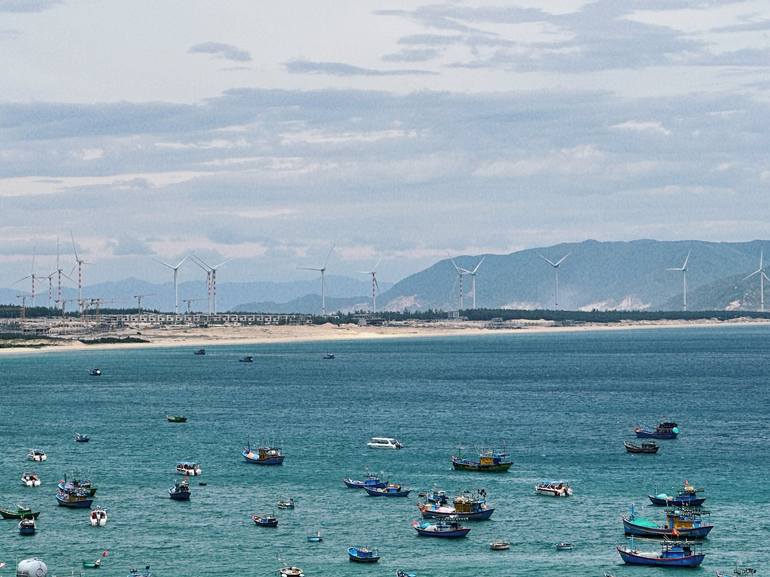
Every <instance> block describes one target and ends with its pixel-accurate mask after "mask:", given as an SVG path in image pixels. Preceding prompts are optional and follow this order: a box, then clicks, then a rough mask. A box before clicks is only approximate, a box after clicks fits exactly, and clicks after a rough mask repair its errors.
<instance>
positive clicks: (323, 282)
mask: <svg viewBox="0 0 770 577" xmlns="http://www.w3.org/2000/svg"><path fill="white" fill-rule="evenodd" d="M332 252H334V245H332V247H331V248H330V249H329V254H327V255H326V260H325V261H324V265H323V266H322V267H321V268H312V267H307V266H298V267H297V268H298V269H299V270H314V271H316V272H320V273H321V316H322V317H325V316H326V276H325V275H326V265H327V264H329V257H331V255H332Z"/></svg>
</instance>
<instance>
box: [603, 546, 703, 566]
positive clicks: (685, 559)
mask: <svg viewBox="0 0 770 577" xmlns="http://www.w3.org/2000/svg"><path fill="white" fill-rule="evenodd" d="M617 551H618V553H619V554H620V558H621V559H623V562H624V563H626V564H628V565H650V566H653V567H697V566H698V565H700V564H701V563H703V559H704V558H705V556H706V555H705V554H704V553H699V552H696V551H694V550H693V547H692V545H690V544H689V543H687V542H679V541H673V542H672V541H664V542H663V543H662V544H661V549H660V552H656V551H639V550H638V549H636V548H635V547H634V545H633V540H632V542H631V545H626V546H625V547H621V546H618V547H617Z"/></svg>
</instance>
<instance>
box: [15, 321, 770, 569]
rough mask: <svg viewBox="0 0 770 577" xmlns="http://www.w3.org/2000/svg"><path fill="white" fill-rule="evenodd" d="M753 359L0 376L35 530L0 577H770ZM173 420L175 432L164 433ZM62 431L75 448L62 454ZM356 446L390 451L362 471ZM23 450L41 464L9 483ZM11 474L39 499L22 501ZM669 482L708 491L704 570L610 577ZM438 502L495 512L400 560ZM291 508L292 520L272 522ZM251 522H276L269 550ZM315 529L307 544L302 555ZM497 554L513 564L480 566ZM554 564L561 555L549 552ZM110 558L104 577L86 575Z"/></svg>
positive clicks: (125, 357) (268, 366) (347, 351)
mask: <svg viewBox="0 0 770 577" xmlns="http://www.w3.org/2000/svg"><path fill="white" fill-rule="evenodd" d="M769 344H770V328H768V327H761V326H744V327H720V328H687V329H651V330H615V331H595V332H591V331H583V332H573V333H551V334H525V333H523V332H522V333H521V334H501V335H490V336H473V337H451V338H409V339H401V340H377V341H372V340H368V341H364V340H362V341H343V342H325V343H318V342H312V343H310V342H305V343H292V344H262V345H239V346H211V347H207V348H206V355H205V356H196V355H193V350H194V349H193V348H192V347H189V348H186V347H178V348H168V349H144V350H142V349H134V350H93V351H88V350H87V351H83V352H72V351H69V352H44V353H40V354H28V355H18V356H2V357H0V506H4V507H13V506H15V505H16V504H17V503H25V504H28V505H29V506H31V507H33V508H34V509H35V510H40V511H41V514H40V517H39V519H38V531H37V534H36V535H34V536H28V537H23V536H20V535H19V534H18V531H17V528H16V522H14V521H0V561H3V562H5V563H7V565H8V566H7V567H6V568H5V569H3V570H0V576H2V575H11V574H13V571H14V567H15V563H16V562H17V561H18V560H21V559H24V558H29V557H33V556H36V557H39V558H41V559H43V560H44V561H45V562H46V563H47V565H48V567H49V576H53V575H57V576H58V577H64V576H68V575H80V574H81V571H82V572H83V574H86V575H88V574H93V575H101V576H103V577H106V576H114V577H124V576H126V575H127V574H128V572H129V569H130V568H132V567H138V568H144V567H145V566H146V565H149V566H150V567H151V570H152V574H153V576H155V577H204V576H218V577H219V576H222V575H234V576H253V577H257V576H268V575H273V576H275V575H277V574H278V569H279V568H280V567H282V566H286V565H296V566H299V567H301V568H302V569H303V570H304V573H305V575H306V576H308V577H313V576H318V577H321V576H326V577H346V576H350V577H352V576H354V575H355V576H358V575H370V576H375V575H377V576H379V575H382V576H388V575H389V576H394V575H395V574H396V571H397V570H399V569H403V570H405V571H408V572H413V573H415V574H416V575H418V576H419V577H429V576H432V577H493V576H494V577H505V576H510V577H513V576H517V577H519V576H523V575H527V576H528V577H535V576H542V577H553V576H556V575H563V576H567V575H569V576H570V577H582V576H585V577H589V576H590V577H602V576H603V575H604V573H611V574H613V575H615V576H616V577H655V576H658V575H661V576H662V575H666V576H667V577H676V576H677V575H685V574H686V575H713V571H714V570H716V569H721V570H728V571H730V570H732V568H734V567H735V565H736V564H743V565H746V564H747V565H750V566H753V567H755V568H757V569H759V575H762V574H764V575H767V574H768V572H770V547H769V546H768V536H770V478H769V475H768V471H769V470H770V469H769V468H768V467H769V465H768V464H769V463H770V444H769V443H768V440H770V424H769V422H768V417H770V392H769V391H770V389H769V388H768V384H769V383H768V379H769V378H770V354H769V353H770V347H769V346H768V345H769ZM327 352H332V353H334V354H335V355H336V358H335V359H334V360H324V359H323V358H322V357H323V355H324V354H325V353H327ZM244 355H253V356H254V362H253V363H241V362H238V360H239V358H240V357H242V356H244ZM92 367H99V368H101V370H102V376H101V377H92V376H89V369H90V368H92ZM177 414H181V415H185V416H187V417H188V419H189V420H188V422H187V423H184V424H174V423H169V422H167V420H166V415H177ZM663 419H668V420H674V421H676V422H677V423H678V424H679V428H680V430H681V434H680V436H679V438H678V439H676V440H673V441H659V443H660V444H661V445H662V448H661V449H660V451H659V453H658V454H657V455H631V454H628V453H626V451H625V450H624V447H623V441H624V440H632V439H633V436H634V435H633V429H634V427H635V426H636V425H638V424H640V423H646V424H653V425H654V424H655V423H657V422H658V421H660V420H663ZM76 432H80V433H84V434H88V435H90V437H91V441H90V442H89V443H84V444H79V443H75V442H74V435H75V433H76ZM372 436H391V437H396V438H398V439H399V440H400V441H401V442H402V443H403V444H404V445H405V448H404V449H402V450H399V451H394V450H376V449H375V450H373V449H368V448H367V446H366V442H367V440H368V439H369V438H370V437H372ZM247 443H250V444H251V445H252V446H254V445H258V444H271V445H273V446H276V445H277V446H280V447H281V448H282V449H283V451H284V453H285V455H286V460H285V462H284V464H283V466H274V467H262V466H255V465H251V464H247V463H244V462H243V459H242V457H241V450H242V449H243V447H244V446H245V445H246V444H247ZM32 447H40V448H42V449H43V450H45V451H46V453H47V454H48V461H47V462H45V463H32V462H30V461H27V460H26V454H27V451H28V450H29V449H30V448H32ZM459 447H461V448H462V450H463V453H464V454H466V455H469V454H472V453H473V451H474V450H477V449H478V448H481V447H505V448H506V449H507V450H508V451H509V452H510V454H511V456H512V458H513V466H512V468H511V470H510V471H509V472H508V473H503V474H489V473H486V474H485V473H473V472H459V471H453V470H452V467H451V463H450V457H451V456H452V455H453V454H454V453H455V452H456V451H457V450H458V448H459ZM185 460H189V461H195V462H198V463H200V465H201V467H202V469H203V474H202V476H200V477H194V478H192V479H191V491H192V498H191V500H190V501H189V502H176V501H172V500H171V499H169V496H168V489H169V487H170V486H171V485H172V484H173V482H174V480H175V479H178V478H179V477H178V476H177V475H176V474H175V466H176V464H177V463H178V462H180V461H185ZM26 470H35V471H37V472H38V473H39V474H40V475H41V477H42V486H40V487H37V488H27V487H23V486H22V485H21V483H20V476H21V474H22V472H24V471H26ZM367 471H370V472H373V473H377V474H381V475H382V476H383V477H384V478H386V479H389V480H391V481H394V482H398V483H401V484H403V485H405V486H407V487H409V488H411V489H412V491H413V492H412V494H411V495H410V496H409V497H408V498H405V499H388V498H373V497H369V496H367V495H366V493H365V492H363V491H359V490H354V489H348V488H346V487H345V486H344V485H343V483H342V479H343V477H353V478H362V477H363V476H364V474H365V473H366V472H367ZM75 472H76V473H77V474H79V475H80V476H81V477H87V478H90V479H91V480H92V481H93V482H94V484H95V485H97V487H98V491H97V494H96V499H95V503H94V505H99V506H102V507H105V508H106V509H107V511H108V514H109V521H108V524H107V526H106V527H104V528H94V527H91V526H90V524H89V521H88V512H87V511H84V510H76V509H66V508H61V507H58V506H57V503H56V499H55V493H56V483H57V481H58V480H59V479H62V478H64V475H65V474H66V475H72V474H73V473H75ZM546 479H547V480H557V479H559V480H566V481H568V482H569V483H570V484H571V486H572V487H573V489H574V496H573V497H571V498H567V499H554V498H549V497H544V496H538V495H536V494H535V491H534V487H535V484H536V483H538V482H539V481H542V480H546ZM685 480H686V481H688V482H689V483H690V484H692V485H694V486H696V487H698V488H702V489H703V495H705V496H706V498H707V499H706V503H705V507H706V509H707V510H708V511H710V513H711V521H712V522H713V524H714V525H715V526H716V527H715V529H714V530H713V531H712V533H711V536H710V538H709V539H708V540H707V541H706V542H705V543H704V545H703V550H704V552H705V553H706V559H705V561H704V563H703V565H702V567H701V568H700V569H695V570H686V569H682V570H679V569H655V568H637V567H630V566H624V565H622V563H621V562H620V558H619V556H618V554H617V552H616V550H615V547H616V545H619V544H624V543H626V540H625V538H624V536H623V529H622V523H621V515H623V514H624V513H626V512H627V511H628V508H629V506H631V505H634V506H635V507H636V509H637V512H639V513H640V514H643V515H645V516H649V517H652V518H655V519H659V520H662V516H663V514H662V511H661V510H660V509H657V508H654V507H652V506H651V505H650V503H649V500H648V498H647V495H648V494H657V493H661V492H667V493H669V494H671V493H672V492H674V491H676V490H677V488H678V487H681V486H682V484H683V483H684V482H685ZM201 482H202V483H205V485H200V484H199V483H201ZM434 487H438V488H441V489H443V490H445V491H447V492H448V493H449V494H457V493H460V492H462V491H465V490H476V489H481V488H483V489H485V490H486V492H487V495H488V500H489V502H490V503H491V505H492V506H494V507H495V513H494V515H493V516H492V519H491V520H489V521H483V522H473V523H469V526H470V527H471V528H472V529H471V531H470V533H469V534H468V536H467V537H466V538H464V539H459V540H443V539H431V538H424V537H418V536H417V535H416V533H415V531H414V529H413V528H412V527H411V522H412V520H414V519H417V518H418V517H419V513H418V511H417V508H416V503H417V501H418V493H419V492H422V491H430V490H431V489H432V488H434ZM288 497H293V498H294V499H295V501H296V508H295V509H294V510H279V509H277V508H276V503H277V502H278V500H279V499H282V498H288ZM252 514H275V515H276V516H277V517H278V519H279V524H278V527H277V528H274V529H270V528H263V527H258V526H256V525H255V524H254V522H253V521H252V520H251V518H250V516H251V515H252ZM315 530H320V531H321V533H322V535H323V542H321V543H309V542H307V539H306V537H307V534H308V533H309V532H313V531H315ZM496 539H503V540H506V541H510V543H511V548H510V549H509V550H508V551H502V552H496V551H491V550H490V549H489V543H490V542H491V541H493V540H496ZM562 541H568V542H571V543H573V544H574V550H572V551H557V550H556V549H555V545H556V543H559V542H562ZM352 545H362V546H371V547H374V548H376V549H378V550H379V553H380V555H381V560H380V562H379V563H378V564H376V565H371V566H366V565H359V564H355V563H351V562H350V561H349V560H348V557H347V553H346V549H347V548H348V547H350V546H352ZM636 546H637V547H638V548H639V549H650V550H654V549H659V544H658V543H657V542H656V541H647V540H641V539H637V540H636ZM105 551H108V552H109V553H108V554H107V556H106V557H104V560H103V563H102V567H101V568H100V569H98V570H93V569H81V567H82V565H81V564H82V561H83V560H86V561H93V560H95V559H97V558H100V556H101V555H102V554H103V552H105Z"/></svg>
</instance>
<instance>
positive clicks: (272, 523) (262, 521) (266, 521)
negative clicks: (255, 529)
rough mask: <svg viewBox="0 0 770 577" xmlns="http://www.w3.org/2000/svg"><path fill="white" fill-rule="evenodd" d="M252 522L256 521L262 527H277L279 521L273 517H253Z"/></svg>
mask: <svg viewBox="0 0 770 577" xmlns="http://www.w3.org/2000/svg"><path fill="white" fill-rule="evenodd" d="M251 520H252V521H254V522H255V523H256V524H257V525H259V526H260V527H277V526H278V519H277V518H276V517H273V516H272V515H265V516H261V515H252V516H251Z"/></svg>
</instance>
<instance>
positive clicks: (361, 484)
mask: <svg viewBox="0 0 770 577" xmlns="http://www.w3.org/2000/svg"><path fill="white" fill-rule="evenodd" d="M342 482H343V483H345V486H346V487H348V488H350V489H366V488H367V487H369V488H370V489H384V488H385V487H387V486H388V484H387V483H385V482H383V481H377V482H375V483H368V482H366V481H355V480H353V479H342Z"/></svg>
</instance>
